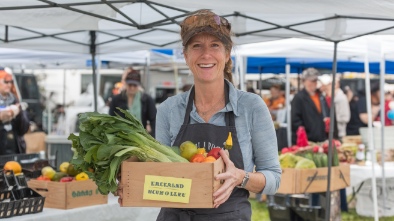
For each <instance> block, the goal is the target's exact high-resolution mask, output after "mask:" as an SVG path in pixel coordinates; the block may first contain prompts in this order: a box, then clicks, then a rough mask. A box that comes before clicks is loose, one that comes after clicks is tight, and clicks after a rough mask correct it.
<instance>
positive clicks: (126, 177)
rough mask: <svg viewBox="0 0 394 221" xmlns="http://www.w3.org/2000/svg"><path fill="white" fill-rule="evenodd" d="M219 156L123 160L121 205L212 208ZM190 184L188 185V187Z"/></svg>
mask: <svg viewBox="0 0 394 221" xmlns="http://www.w3.org/2000/svg"><path fill="white" fill-rule="evenodd" d="M224 171H225V165H224V162H223V160H222V158H219V159H217V160H216V161H215V162H213V163H158V162H123V163H122V169H121V176H122V178H121V183H122V185H123V186H124V187H123V201H122V204H123V206H124V207H171V208H213V197H212V195H213V193H214V191H216V190H217V189H218V188H219V187H220V186H221V185H222V184H221V183H220V181H216V180H214V175H216V174H220V173H223V172H224ZM189 184H190V186H188V185H189Z"/></svg>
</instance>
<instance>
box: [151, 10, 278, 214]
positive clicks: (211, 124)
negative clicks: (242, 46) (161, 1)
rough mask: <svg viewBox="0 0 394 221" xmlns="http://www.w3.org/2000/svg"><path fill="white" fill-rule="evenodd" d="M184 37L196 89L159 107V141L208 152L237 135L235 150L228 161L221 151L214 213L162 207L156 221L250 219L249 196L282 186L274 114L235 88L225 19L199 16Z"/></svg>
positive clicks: (187, 23) (203, 12) (202, 12)
mask: <svg viewBox="0 0 394 221" xmlns="http://www.w3.org/2000/svg"><path fill="white" fill-rule="evenodd" d="M181 38H182V42H183V46H184V49H183V52H184V56H185V60H186V63H187V65H188V66H189V68H190V70H191V72H192V73H193V76H194V86H193V87H192V88H191V89H190V90H189V91H188V92H185V93H182V94H179V95H177V96H174V97H170V98H168V99H167V100H166V101H165V102H163V103H162V104H161V105H160V106H159V108H158V112H157V118H156V123H157V124H156V139H157V140H159V141H160V142H162V143H163V144H166V145H171V146H180V144H181V143H182V142H184V141H187V140H189V141H192V142H193V143H199V144H200V145H199V147H205V148H206V150H207V151H209V150H210V149H211V147H215V146H220V147H223V142H224V141H225V140H226V138H227V136H228V134H229V132H232V138H233V147H232V149H230V150H229V155H230V156H229V157H228V156H227V155H226V154H225V152H224V150H221V152H220V153H221V155H222V157H223V160H224V162H225V164H226V172H225V173H222V174H219V175H217V176H215V179H217V180H224V184H223V185H222V186H221V187H220V188H219V189H218V190H217V191H216V192H215V193H214V194H213V196H214V199H215V200H214V207H215V209H187V210H185V209H171V208H162V209H161V212H160V214H159V216H158V218H157V220H160V221H162V220H182V221H184V220H191V219H192V220H206V219H207V216H208V217H210V219H212V220H250V219H251V208H250V204H249V202H248V196H249V191H252V192H256V193H259V192H262V193H264V194H274V193H275V192H276V190H277V189H278V187H279V183H280V175H281V169H280V166H279V161H278V153H277V143H276V136H275V130H274V127H273V123H272V120H271V116H270V113H269V111H268V108H267V106H266V105H265V104H264V102H263V100H262V99H261V98H260V97H259V96H258V95H256V94H251V93H247V92H244V91H239V90H237V89H236V88H235V87H234V86H233V84H232V75H231V65H232V64H231V58H230V52H231V48H232V40H231V25H230V24H229V23H228V21H227V20H226V19H225V18H222V17H219V16H218V15H216V14H214V13H212V12H210V11H208V10H200V11H197V12H196V13H195V14H193V15H191V16H189V17H187V18H186V19H185V20H184V21H183V23H182V24H181ZM203 144H205V146H204V145H203ZM255 165H256V171H257V172H253V168H254V166H255Z"/></svg>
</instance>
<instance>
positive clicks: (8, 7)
mask: <svg viewBox="0 0 394 221" xmlns="http://www.w3.org/2000/svg"><path fill="white" fill-rule="evenodd" d="M11 2H18V1H6V3H0V11H2V13H4V12H15V11H25V10H40V9H45V10H47V11H48V10H59V9H62V10H65V12H68V13H78V14H81V15H84V16H88V17H90V18H91V19H96V20H97V19H101V20H104V21H106V22H110V23H112V24H114V25H121V26H125V27H128V28H134V29H135V31H136V33H135V34H134V35H125V36H123V35H116V34H113V33H110V32H108V31H102V30H98V28H97V27H93V28H89V36H90V43H87V42H78V41H76V40H75V39H73V40H70V39H66V38H64V37H63V36H62V35H67V34H75V33H77V32H81V30H78V29H76V28H70V30H72V31H70V32H55V33H52V34H46V33H40V32H37V31H35V30H32V29H27V28H26V27H25V28H19V29H21V30H24V31H28V32H31V33H35V34H36V35H37V36H34V37H27V38H17V39H11V38H10V36H9V35H10V30H9V28H10V27H11V26H12V25H13V24H12V23H13V22H12V21H9V22H6V23H4V25H5V26H4V33H5V34H4V38H0V42H4V44H3V45H4V46H6V47H7V46H8V45H9V44H12V43H17V42H21V41H28V40H33V39H38V38H52V39H56V40H61V41H66V42H68V43H72V44H78V45H82V46H85V48H89V51H90V54H91V55H92V61H93V65H92V70H93V79H95V78H96V67H95V62H94V59H95V56H96V54H100V53H102V52H100V50H98V49H97V46H103V45H108V44H110V43H114V42H117V41H121V40H128V41H132V42H136V43H140V44H142V45H143V46H144V47H170V46H173V45H174V44H176V43H179V40H177V41H168V42H166V43H162V44H154V43H152V41H143V40H140V39H138V38H137V37H138V36H142V35H144V34H149V35H158V34H157V33H156V32H158V33H160V32H168V33H174V34H175V33H178V30H179V27H178V26H179V21H180V19H182V18H184V17H185V16H187V15H189V14H190V13H191V12H192V11H193V9H196V8H212V7H214V8H213V9H214V11H215V9H219V10H220V7H222V6H223V5H225V4H227V5H228V6H227V7H230V6H234V1H226V2H225V1H223V2H222V5H221V4H219V2H217V3H216V6H212V4H211V3H209V1H201V2H200V3H198V4H197V3H196V4H195V5H193V3H190V2H189V3H180V2H177V1H161V2H164V3H159V1H147V0H101V1H85V2H82V1H81V2H75V1H74V2H71V3H58V2H59V1H55V0H38V1H35V2H34V3H31V4H25V5H21V3H15V5H12V4H11ZM60 2H67V1H60ZM23 3H25V1H23ZM166 3H167V4H166ZM171 3H174V4H171ZM286 3H287V1H286V2H285V3H284V4H286ZM336 3H337V1H336V0H332V1H328V2H327V4H332V5H335V4H336ZM352 3H353V4H354V3H356V2H355V1H349V2H347V3H342V4H352ZM134 4H141V5H144V6H146V7H148V8H149V9H151V11H153V12H156V13H157V14H158V15H161V16H162V17H163V18H160V19H157V20H155V21H153V22H147V23H141V22H140V23H139V22H138V21H136V20H135V19H133V18H131V17H130V16H129V15H127V14H125V13H124V12H123V11H122V10H120V6H124V5H134ZM170 4H171V5H170ZM182 4H185V5H188V6H189V7H186V8H183V7H181V6H182ZM243 4H263V3H258V2H256V1H252V0H250V1H247V2H244V3H243ZM264 4H267V5H271V6H272V4H275V3H270V2H264ZM276 4H280V3H279V2H277V3H276ZM289 4H290V3H289ZM293 4H294V3H293ZM297 4H298V5H299V6H304V7H305V6H306V4H311V3H310V2H307V1H299V2H297ZM316 4H324V3H316ZM369 4H370V5H371V6H374V7H375V9H376V8H379V7H381V6H380V5H373V4H372V3H369ZM191 5H193V6H195V8H193V9H191V8H192V7H191ZM103 6H106V7H108V8H107V10H110V11H111V12H110V13H109V14H111V13H112V14H118V15H120V16H121V17H122V18H123V19H117V18H114V17H111V16H106V15H102V14H101V13H95V12H92V11H89V10H86V8H87V7H103ZM340 6H344V5H340ZM340 6H339V7H340ZM345 7H346V5H345ZM382 7H384V6H382ZM168 11H172V12H173V13H175V14H172V15H169V14H168V13H167V12H168ZM363 12H364V13H365V8H364V11H363ZM363 12H361V13H359V14H358V15H354V14H351V13H349V15H338V14H335V15H333V16H328V17H323V18H314V19H309V20H304V21H302V22H295V23H292V24H285V25H283V24H279V23H277V22H275V21H270V20H266V19H264V18H260V17H258V16H253V15H249V14H245V13H241V12H237V11H235V12H233V13H227V14H224V13H221V14H220V15H221V16H223V17H226V18H227V19H230V18H233V19H239V18H241V19H245V20H249V21H253V22H254V25H255V27H256V28H255V29H254V30H245V31H235V32H234V35H235V37H236V39H238V40H240V43H246V42H249V43H250V42H257V41H262V40H264V39H265V40H272V39H281V38H287V37H311V38H317V39H320V40H325V41H329V42H333V44H334V47H333V48H334V56H333V67H332V72H333V78H335V76H336V72H337V65H336V62H337V60H336V59H337V57H336V53H337V46H338V43H340V42H342V41H347V40H350V39H354V38H358V37H361V36H365V35H371V34H376V33H381V32H384V33H394V30H393V29H394V17H384V16H382V15H380V13H379V12H375V14H374V13H371V14H373V15H376V16H363V15H362V14H363ZM142 13H143V12H141V14H142ZM0 18H1V16H0ZM0 20H1V19H0ZM343 20H347V21H350V20H352V21H362V22H366V21H379V22H389V25H387V26H385V27H378V28H376V29H374V30H369V31H360V32H359V33H356V34H353V35H346V36H332V37H327V36H324V34H318V33H314V32H310V31H306V30H303V27H305V26H306V25H319V23H321V22H330V21H332V22H336V21H343ZM16 26H18V25H16ZM19 26H22V25H19ZM334 26H335V27H336V25H334ZM338 26H339V25H338ZM159 27H160V28H159ZM283 30H284V31H287V32H284V33H283V32H275V31H283ZM290 33H291V34H290ZM97 34H103V35H108V36H112V37H113V38H112V39H111V40H108V41H105V42H100V43H97ZM157 37H160V36H157ZM249 37H251V38H249ZM244 38H245V39H246V40H244V42H242V40H243V39H244ZM0 46H2V45H1V44H0ZM9 47H12V46H9ZM366 72H367V78H368V77H369V75H368V74H369V73H368V66H366ZM381 78H382V76H381ZM94 82H95V81H94ZM241 82H242V79H241ZM334 84H335V83H333V84H332V91H334V87H335V85H334ZM366 89H369V79H368V82H367V88H366ZM96 91H97V90H96V88H95V89H94V92H95V93H96ZM332 96H333V97H332V99H333V100H334V93H333V95H332ZM96 108H97V103H96V102H95V109H96ZM369 109H370V107H369ZM333 114H334V105H331V117H333ZM370 118H371V117H369V121H371V119H370ZM333 126H334V122H333V121H331V123H330V128H331V129H330V132H329V145H330V146H332V138H333ZM382 148H383V146H382ZM328 156H329V159H331V158H332V151H331V149H330V151H329V155H328ZM383 168H384V167H383ZM328 180H331V160H329V166H328ZM374 182H376V181H375V176H374V175H373V184H374ZM329 189H330V182H328V186H327V193H326V196H327V197H326V200H327V201H326V205H327V206H328V210H327V211H330V203H329V202H330V191H329ZM373 192H374V199H376V186H375V188H374V191H373ZM374 209H375V211H376V213H375V220H378V215H377V203H376V200H375V201H374ZM327 211H326V220H328V219H329V213H328V212H327Z"/></svg>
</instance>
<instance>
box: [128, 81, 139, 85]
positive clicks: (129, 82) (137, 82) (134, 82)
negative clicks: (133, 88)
mask: <svg viewBox="0 0 394 221" xmlns="http://www.w3.org/2000/svg"><path fill="white" fill-rule="evenodd" d="M126 84H133V85H141V82H139V81H135V80H127V81H126Z"/></svg>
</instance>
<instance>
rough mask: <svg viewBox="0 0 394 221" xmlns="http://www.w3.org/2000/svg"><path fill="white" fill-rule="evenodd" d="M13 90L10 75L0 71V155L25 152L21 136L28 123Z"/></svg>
mask: <svg viewBox="0 0 394 221" xmlns="http://www.w3.org/2000/svg"><path fill="white" fill-rule="evenodd" d="M13 90H15V88H13V81H12V75H10V74H8V73H7V72H5V71H4V70H0V155H7V154H19V153H25V152H26V144H25V141H24V139H23V135H24V134H25V133H27V131H28V130H29V126H30V123H29V119H28V117H27V113H26V112H25V111H24V110H22V109H21V106H20V104H19V103H18V100H17V98H16V96H15V95H14V94H13V93H12V91H13Z"/></svg>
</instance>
